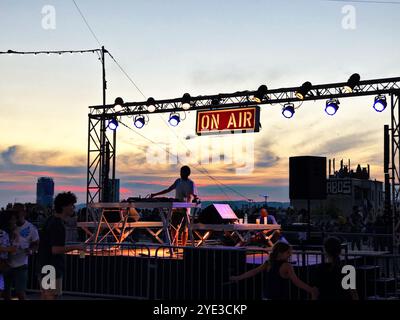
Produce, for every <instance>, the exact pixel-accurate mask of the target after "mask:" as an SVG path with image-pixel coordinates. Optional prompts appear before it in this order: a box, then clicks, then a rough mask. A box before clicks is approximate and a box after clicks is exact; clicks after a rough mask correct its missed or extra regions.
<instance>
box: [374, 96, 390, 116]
mask: <svg viewBox="0 0 400 320" xmlns="http://www.w3.org/2000/svg"><path fill="white" fill-rule="evenodd" d="M386 107H387V101H386V97H385V96H384V95H379V96H376V97H375V101H374V109H375V110H376V111H377V112H382V111H383V110H385V109H386Z"/></svg>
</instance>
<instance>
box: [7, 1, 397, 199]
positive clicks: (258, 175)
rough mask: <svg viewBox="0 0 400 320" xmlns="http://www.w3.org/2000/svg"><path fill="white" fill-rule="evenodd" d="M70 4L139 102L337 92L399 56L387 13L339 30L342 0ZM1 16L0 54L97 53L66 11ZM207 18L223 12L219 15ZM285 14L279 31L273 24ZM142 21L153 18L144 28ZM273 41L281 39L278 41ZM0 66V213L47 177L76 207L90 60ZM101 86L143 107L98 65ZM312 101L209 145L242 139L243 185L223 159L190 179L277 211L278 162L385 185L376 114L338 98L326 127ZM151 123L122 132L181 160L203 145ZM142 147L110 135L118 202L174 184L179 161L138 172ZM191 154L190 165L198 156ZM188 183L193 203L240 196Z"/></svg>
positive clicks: (393, 72)
mask: <svg viewBox="0 0 400 320" xmlns="http://www.w3.org/2000/svg"><path fill="white" fill-rule="evenodd" d="M78 3H79V5H80V7H81V9H82V11H83V12H84V13H85V15H86V17H87V19H88V21H89V22H90V24H91V26H92V27H93V29H94V30H95V33H96V35H97V36H98V37H99V39H100V41H104V45H105V47H106V49H108V50H109V51H110V52H111V53H112V54H113V55H114V56H115V57H116V59H118V61H119V62H120V63H121V65H122V66H123V67H124V69H125V70H126V71H127V73H128V74H129V75H130V76H131V77H132V78H133V79H134V80H135V82H136V83H137V84H138V86H139V87H140V88H141V90H142V91H143V92H144V93H145V94H146V97H150V96H152V97H154V98H156V99H161V98H174V97H181V96H182V95H183V93H185V92H189V93H190V94H191V95H192V96H196V95H206V94H216V93H219V92H236V91H243V90H255V89H257V88H258V86H259V85H261V84H266V85H268V87H269V88H280V87H286V86H287V87H291V86H298V85H301V84H302V83H303V82H305V81H311V82H312V83H314V84H319V83H329V82H343V81H347V79H348V77H349V76H350V75H351V74H352V73H354V72H358V73H359V74H360V75H361V78H362V79H370V78H383V77H391V76H398V75H399V74H398V69H399V68H398V67H399V62H398V52H399V49H400V48H399V45H398V44H397V43H396V42H394V41H393V39H394V38H395V37H396V30H398V28H399V27H400V22H399V21H398V19H396V14H395V12H394V11H395V10H392V9H393V6H390V5H389V4H387V5H383V4H381V5H379V4H362V3H351V2H346V4H351V5H352V6H354V8H355V9H356V12H357V16H356V17H357V27H356V29H354V30H345V29H343V27H342V19H343V16H344V15H343V13H342V7H343V6H344V3H343V2H340V1H339V2H331V1H296V2H294V1H282V2H281V3H279V4H277V3H274V2H273V1H253V2H252V6H249V7H243V4H242V3H241V2H240V1H232V2H230V3H229V4H226V3H223V2H219V1H205V2H204V3H202V4H201V5H200V4H197V3H196V2H195V1H185V2H183V1H172V2H169V3H168V4H165V3H164V2H162V1H154V2H151V3H145V2H140V1H136V2H128V1H115V2H112V3H111V2H102V3H101V5H96V4H95V2H94V1H85V2H82V1H78ZM45 5H53V6H54V8H55V9H56V14H57V15H56V17H57V19H56V22H57V24H56V29H54V30H44V29H43V28H42V26H41V20H42V18H43V14H42V13H41V9H42V8H43V6H45ZM0 7H1V10H0V12H1V13H0V14H1V18H2V19H0V26H1V27H2V28H3V30H10V32H9V33H7V34H6V33H3V34H1V35H0V41H1V43H2V45H1V48H0V51H7V50H8V49H13V50H40V49H45V50H68V49H89V48H97V47H98V44H97V43H96V41H95V40H94V39H93V37H92V36H91V34H90V33H89V31H88V30H87V29H86V26H85V25H84V23H83V22H82V20H81V17H80V16H79V14H78V13H77V11H76V9H75V7H74V6H73V3H72V2H64V3H63V2H61V1H35V2H31V1H20V2H18V3H15V2H12V1H3V2H2V3H1V4H0ZM246 9H248V10H249V14H250V13H251V14H250V17H247V16H246V18H245V19H244V18H243V12H242V11H243V10H246ZM311 10H312V11H315V12H316V14H315V17H314V18H311V17H310V15H307V16H306V15H305V13H309V12H310V11H311ZM29 12H30V14H28V13H29ZM219 12H224V13H225V14H224V15H223V16H220V15H219ZM278 12H279V13H280V14H279V15H278V14H276V15H274V13H278ZM283 12H284V13H285V16H286V19H285V20H286V21H288V23H287V25H282V20H281V19H282V13H283ZM149 13H152V15H153V16H154V19H152V20H151V23H149V20H148V17H149ZM278 16H279V18H278ZM16 20H18V22H19V23H18V24H16V23H15V21H16ZM322 20H324V23H323V24H322ZM104 21H107V23H103V22H104ZM297 22H299V23H297ZM378 22H379V25H378ZM285 38H286V39H288V41H281V40H282V39H285ZM371 39H375V40H374V41H372V40H371ZM377 39H379V41H377ZM102 43H103V42H102ZM275 43H279V47H277V46H276V45H275ZM21 44H23V45H21ZM305 44H306V45H305ZM339 48H341V49H339ZM377 53H379V59H378V58H377ZM338 61H341V62H342V63H339V64H338ZM0 67H1V68H2V70H3V72H4V75H5V76H3V77H2V79H1V80H0V81H1V82H0V90H1V92H0V93H1V94H0V106H1V120H0V124H1V126H2V128H3V130H2V135H1V140H0V204H1V205H3V204H5V203H7V202H12V201H13V200H14V199H15V198H17V199H21V201H23V202H25V201H29V199H31V198H30V197H32V199H33V198H34V182H35V181H36V179H37V178H38V177H39V176H51V177H53V178H54V180H55V184H56V192H60V191H64V190H70V191H73V192H75V193H77V195H78V197H79V202H84V201H85V197H84V193H85V191H86V148H87V146H86V144H87V113H88V108H87V106H89V105H95V104H100V103H101V65H100V63H99V61H97V56H96V55H95V54H83V55H70V56H69V55H65V56H62V57H57V56H46V55H44V56H9V55H4V56H0ZM106 76H107V80H108V90H107V101H108V102H109V103H111V102H112V101H113V100H114V99H115V97H117V96H121V97H123V98H124V100H125V101H143V100H145V97H143V96H142V95H141V94H140V93H139V92H138V91H137V90H136V89H135V88H134V87H133V86H132V84H131V83H130V82H129V81H127V79H126V78H125V77H124V75H123V74H121V73H120V71H119V69H118V67H117V66H116V65H115V64H114V63H113V62H112V61H111V59H109V58H107V57H106ZM324 103H325V102H324V101H318V102H307V103H304V105H302V106H301V108H299V109H298V110H296V114H295V116H294V117H293V118H292V119H285V118H283V117H282V115H281V109H280V106H269V105H268V106H263V107H261V110H262V111H261V124H262V129H261V131H260V132H259V133H254V134H246V135H242V136H246V137H242V136H239V135H238V136H236V135H235V136H234V137H230V136H221V138H220V139H221V140H222V144H224V141H225V142H226V143H228V142H229V143H230V144H232V145H235V143H238V141H239V140H241V139H248V140H251V141H252V142H253V143H254V146H255V148H254V155H250V157H253V158H254V164H255V169H254V171H253V172H251V174H248V175H245V176H239V175H235V174H232V172H233V170H235V169H236V168H237V166H236V165H235V164H225V163H223V161H220V162H218V163H211V164H205V165H203V167H200V168H206V169H207V170H208V171H209V172H210V174H211V175H212V176H213V177H216V178H218V180H219V181H221V182H223V183H224V184H226V185H228V186H229V187H230V188H233V189H234V190H236V191H237V192H238V193H240V194H241V195H243V196H245V197H247V198H250V199H254V198H256V197H257V195H259V194H263V193H265V192H267V193H268V194H270V200H271V201H287V200H288V158H289V157H290V156H296V155H316V156H326V157H328V158H334V157H335V158H336V159H338V160H339V159H342V158H343V159H345V162H346V161H347V159H348V158H350V159H351V160H352V163H353V164H354V165H356V164H358V163H360V164H361V165H366V164H368V163H369V164H371V174H372V177H373V178H376V179H378V180H380V181H383V125H384V124H388V123H389V119H390V111H389V110H385V111H384V112H382V113H376V112H375V111H374V110H373V109H372V103H373V97H368V98H357V99H354V98H349V99H343V100H342V101H341V105H340V109H339V111H338V113H337V114H336V115H335V116H334V117H329V116H327V115H326V114H324V111H323V109H324ZM160 118H162V116H157V115H153V116H151V117H150V122H149V124H148V125H146V126H145V127H144V128H143V129H141V130H138V129H135V128H134V127H133V124H132V122H130V123H129V122H127V123H126V124H127V125H129V126H130V127H132V128H133V129H134V130H135V131H137V132H139V133H140V134H141V135H144V136H146V137H147V138H149V139H150V140H151V141H154V142H157V143H160V144H163V145H164V146H171V145H174V144H176V142H177V140H179V139H181V141H180V142H179V143H178V149H179V150H180V152H184V151H185V149H186V148H187V147H188V146H189V149H190V150H197V149H199V148H201V146H202V145H204V144H205V141H208V140H205V139H203V137H195V133H194V132H195V112H190V113H188V115H187V118H186V120H185V121H182V122H181V124H180V125H179V126H178V127H176V128H167V125H166V124H165V122H166V120H167V119H165V117H164V118H163V120H162V119H160ZM178 138H179V139H178ZM187 138H189V139H187ZM206 143H209V142H206ZM148 146H149V141H148V140H146V139H143V138H142V137H141V136H139V135H138V134H137V133H134V132H133V131H132V130H129V129H127V128H124V127H122V126H120V127H119V128H118V155H117V158H118V160H117V178H119V179H121V198H124V197H128V196H138V195H139V194H140V195H142V196H145V195H146V194H149V193H152V192H156V191H159V190H160V189H162V188H164V187H166V186H169V185H170V184H172V182H173V181H174V180H175V178H176V177H177V176H178V172H179V166H180V164H171V163H169V164H164V165H158V166H154V165H152V164H150V163H148V161H147V160H146V159H147V157H146V156H147V154H146V152H147V150H146V148H147V147H148ZM194 157H195V158H196V160H202V159H201V155H199V154H195V155H194ZM193 180H195V182H197V184H198V185H199V190H200V196H201V197H202V198H203V199H204V200H213V199H214V200H225V199H226V200H228V199H229V198H230V199H239V200H243V198H245V197H242V196H240V195H239V194H238V193H235V192H233V191H232V190H231V189H229V188H225V187H222V186H221V185H216V184H215V183H214V182H213V181H212V180H211V179H210V178H208V177H207V176H206V175H204V174H201V173H199V172H198V171H197V170H195V169H194V170H193ZM260 201H261V197H260Z"/></svg>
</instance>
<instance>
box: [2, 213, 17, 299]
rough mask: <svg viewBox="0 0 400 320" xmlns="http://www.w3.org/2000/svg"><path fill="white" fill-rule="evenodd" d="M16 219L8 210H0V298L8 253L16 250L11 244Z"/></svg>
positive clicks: (8, 266)
mask: <svg viewBox="0 0 400 320" xmlns="http://www.w3.org/2000/svg"><path fill="white" fill-rule="evenodd" d="M15 224H16V219H15V217H14V215H13V213H12V212H11V211H10V210H6V211H0V298H2V297H3V291H4V287H5V284H4V274H5V273H7V272H8V270H9V268H10V265H9V263H8V258H9V255H10V254H12V253H15V252H16V250H17V249H16V248H15V247H13V246H11V241H10V240H12V239H14V235H15V233H14V230H15V226H16V225H15Z"/></svg>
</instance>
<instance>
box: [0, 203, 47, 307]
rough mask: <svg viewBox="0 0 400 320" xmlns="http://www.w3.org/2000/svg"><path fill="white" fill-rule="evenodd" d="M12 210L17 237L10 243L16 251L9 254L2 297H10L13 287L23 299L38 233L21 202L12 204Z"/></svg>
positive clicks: (37, 243) (20, 298)
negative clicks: (30, 257)
mask: <svg viewBox="0 0 400 320" xmlns="http://www.w3.org/2000/svg"><path fill="white" fill-rule="evenodd" d="M13 211H14V216H15V217H16V220H17V228H16V233H17V237H16V238H15V239H14V240H13V241H12V245H13V246H15V247H16V248H17V251H16V252H15V253H14V254H10V256H9V260H8V262H9V265H10V270H9V271H8V272H7V273H6V275H5V290H4V297H5V299H11V290H12V288H14V289H15V292H16V295H17V298H18V299H19V300H25V299H26V294H25V291H26V286H27V282H28V259H29V256H30V255H32V254H33V253H35V252H36V251H37V249H38V247H39V234H38V231H37V229H36V227H35V226H34V225H33V224H32V223H30V222H28V221H27V220H26V219H25V218H26V211H25V206H24V205H23V204H14V206H13Z"/></svg>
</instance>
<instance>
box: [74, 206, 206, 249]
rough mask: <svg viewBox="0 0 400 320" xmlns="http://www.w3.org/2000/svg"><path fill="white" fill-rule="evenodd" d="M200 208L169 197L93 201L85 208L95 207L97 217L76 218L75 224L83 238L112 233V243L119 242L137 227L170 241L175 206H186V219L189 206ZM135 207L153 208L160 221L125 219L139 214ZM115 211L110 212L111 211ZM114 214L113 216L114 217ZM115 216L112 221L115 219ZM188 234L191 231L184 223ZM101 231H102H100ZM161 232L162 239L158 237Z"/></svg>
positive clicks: (101, 237) (100, 237)
mask: <svg viewBox="0 0 400 320" xmlns="http://www.w3.org/2000/svg"><path fill="white" fill-rule="evenodd" d="M191 208H200V205H199V204H196V203H188V202H170V201H156V200H155V201H141V202H140V201H135V202H118V203H93V204H90V205H89V210H97V211H98V212H99V216H98V218H97V219H95V220H97V221H93V222H78V227H80V228H82V229H83V230H84V231H85V232H86V234H87V235H88V239H87V240H86V242H94V243H99V242H102V241H104V240H106V239H107V237H108V236H109V235H112V237H113V240H115V242H116V243H122V242H124V241H125V240H126V238H127V237H128V236H129V235H130V234H131V233H132V232H133V231H134V230H135V229H137V228H141V229H145V230H146V231H147V232H148V233H149V234H150V235H151V236H153V237H154V239H155V240H156V241H158V242H159V243H162V244H167V245H171V244H173V243H172V240H171V235H170V232H169V227H170V221H171V217H172V214H173V211H174V210H176V209H186V215H187V219H188V220H189V221H190V209H191ZM137 209H157V210H158V212H159V215H160V218H161V221H136V222H129V219H130V218H131V217H132V216H139V214H138V212H137ZM113 212H114V213H116V214H114V215H111V214H112V213H113ZM110 217H113V218H112V219H111V218H110ZM115 217H117V219H115ZM115 220H116V221H115ZM188 227H189V234H192V232H191V230H190V228H191V224H190V223H189V224H188ZM103 231H105V233H104V232H103ZM162 232H163V235H164V239H161V238H160V234H161V233H162Z"/></svg>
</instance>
